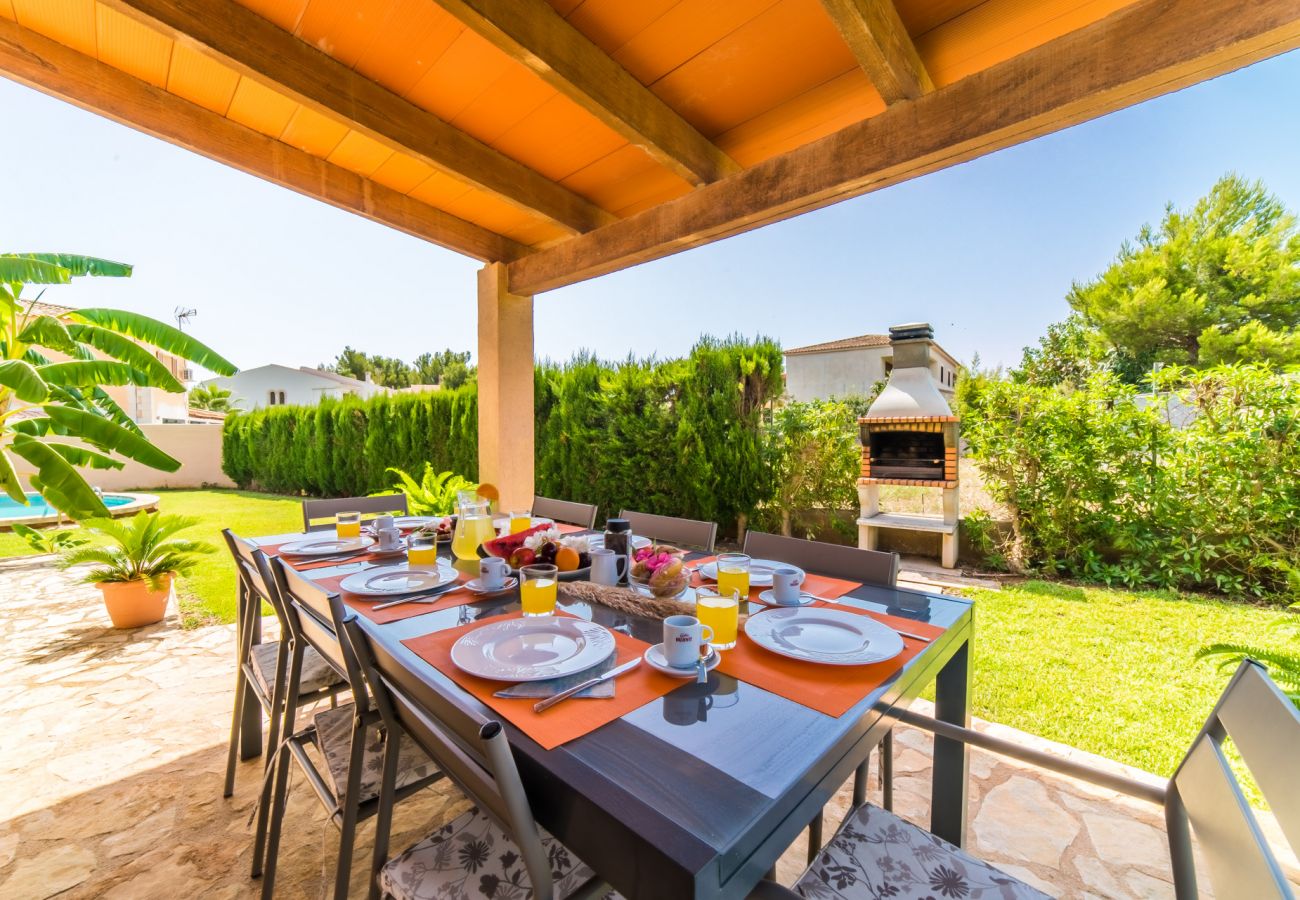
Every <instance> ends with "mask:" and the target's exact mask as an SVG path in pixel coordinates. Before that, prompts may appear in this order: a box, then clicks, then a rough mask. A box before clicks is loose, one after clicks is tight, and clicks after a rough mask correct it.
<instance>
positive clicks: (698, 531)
mask: <svg viewBox="0 0 1300 900" xmlns="http://www.w3.org/2000/svg"><path fill="white" fill-rule="evenodd" d="M618 517H619V518H620V519H627V520H628V521H629V522H631V523H632V533H633V534H635V535H640V536H641V537H648V538H650V539H651V540H652V541H660V542H663V543H666V544H683V545H685V546H687V547H692V548H695V549H697V550H704V551H707V552H709V553H712V552H713V545H714V542H716V541H717V539H718V523H717V522H701V521H700V520H699V519H677V518H674V517H673V516H656V515H654V514H652V513H643V512H634V511H633V510H630V509H625V510H623V511H622V512H620V513H619V514H618Z"/></svg>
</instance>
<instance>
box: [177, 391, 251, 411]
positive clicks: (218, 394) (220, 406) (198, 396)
mask: <svg viewBox="0 0 1300 900" xmlns="http://www.w3.org/2000/svg"><path fill="white" fill-rule="evenodd" d="M189 404H190V407H191V408H192V409H206V410H209V411H210V412H233V411H234V410H235V408H236V407H237V406H238V405H239V402H238V401H236V400H231V399H230V391H228V390H227V389H226V388H223V387H221V386H220V385H216V384H209V385H206V386H205V385H199V386H198V387H196V388H194V389H193V390H191V391H190V398H189Z"/></svg>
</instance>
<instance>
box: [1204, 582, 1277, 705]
mask: <svg viewBox="0 0 1300 900" xmlns="http://www.w3.org/2000/svg"><path fill="white" fill-rule="evenodd" d="M1287 609H1288V610H1289V612H1285V613H1283V614H1282V615H1280V616H1278V618H1277V619H1275V620H1274V621H1273V623H1272V624H1271V626H1270V628H1269V630H1270V632H1271V633H1272V636H1274V637H1276V641H1270V643H1269V645H1268V646H1265V645H1263V644H1242V643H1234V642H1221V643H1217V644H1210V645H1209V646H1207V647H1202V648H1201V649H1200V650H1199V651H1197V653H1196V658H1197V659H1207V660H1210V661H1211V662H1213V663H1215V664H1217V665H1218V667H1219V671H1220V672H1226V671H1230V670H1232V669H1235V668H1236V667H1237V666H1238V665H1239V664H1240V663H1241V661H1242V660H1243V659H1253V660H1255V661H1256V662H1258V663H1260V664H1262V665H1263V666H1264V668H1266V669H1268V674H1269V676H1270V677H1272V679H1273V681H1274V682H1275V683H1276V684H1277V686H1278V687H1279V688H1281V689H1282V692H1283V693H1284V694H1286V695H1287V696H1288V697H1290V698H1291V702H1293V703H1294V704H1295V705H1296V706H1298V707H1300V652H1297V651H1296V648H1297V647H1300V603H1292V604H1291V605H1290V606H1289V607H1287Z"/></svg>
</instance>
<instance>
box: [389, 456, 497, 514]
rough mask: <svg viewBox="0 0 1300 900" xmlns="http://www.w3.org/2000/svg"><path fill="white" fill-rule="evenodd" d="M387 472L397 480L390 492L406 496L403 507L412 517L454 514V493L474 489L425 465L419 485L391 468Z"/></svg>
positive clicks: (457, 478)
mask: <svg viewBox="0 0 1300 900" xmlns="http://www.w3.org/2000/svg"><path fill="white" fill-rule="evenodd" d="M388 471H389V472H392V473H393V474H394V475H396V476H397V481H396V482H395V483H394V484H393V489H394V490H398V491H401V492H402V493H403V494H405V495H406V507H407V509H408V510H409V511H410V513H411V515H413V516H449V515H451V514H452V513H454V512H455V511H456V494H457V492H458V491H465V490H470V489H472V488H473V487H474V482H472V481H467V480H466V479H465V478H464V476H461V475H456V474H454V473H452V472H434V471H433V466H432V465H430V464H429V463H425V464H424V475H423V476H422V477H421V478H420V480H419V481H416V480H415V479H414V478H412V477H411V476H410V475H408V474H406V473H405V472H403V471H402V470H401V469H398V468H396V467H394V466H389V467H388ZM379 493H384V494H386V493H389V491H380V492H379Z"/></svg>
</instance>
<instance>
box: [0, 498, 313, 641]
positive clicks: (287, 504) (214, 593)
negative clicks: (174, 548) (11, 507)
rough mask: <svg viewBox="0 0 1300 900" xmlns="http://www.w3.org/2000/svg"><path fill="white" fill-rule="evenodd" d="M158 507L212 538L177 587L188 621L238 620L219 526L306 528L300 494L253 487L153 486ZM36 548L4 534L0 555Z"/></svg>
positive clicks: (251, 532)
mask: <svg viewBox="0 0 1300 900" xmlns="http://www.w3.org/2000/svg"><path fill="white" fill-rule="evenodd" d="M151 493H155V494H157V495H158V496H159V498H160V499H159V502H158V509H159V511H160V512H165V513H173V514H176V515H185V516H194V517H196V518H198V519H201V520H202V524H200V525H198V526H197V527H195V528H194V529H193V530H192V531H188V532H184V533H185V534H186V535H187V536H192V537H195V538H199V539H201V540H205V541H208V542H209V543H211V544H212V545H213V546H214V547H216V548H217V552H216V553H213V554H212V555H211V556H210V557H208V558H207V559H206V560H205V561H204V562H203V563H202V564H200V566H199V568H198V569H196V570H195V572H194V573H193V574H192V575H190V576H189V577H187V578H184V579H182V580H181V582H180V584H179V585H178V586H177V592H178V594H179V595H180V602H181V616H182V618H183V619H184V621H185V624H186V625H187V626H194V625H204V624H209V623H212V622H233V621H234V620H235V568H234V563H232V562H231V560H230V553H229V551H227V550H226V546H225V542H224V541H223V540H222V539H221V529H223V528H230V529H232V530H233V531H234V532H235V534H238V535H241V536H247V537H257V536H259V535H264V534H282V533H284V532H289V531H301V530H302V498H300V497H283V496H278V495H276V494H257V493H253V492H251V491H164V490H157V491H151ZM32 552H33V551H32V550H31V549H30V548H29V547H28V546H27V544H25V543H24V542H23V540H22V539H21V538H19V537H18V536H17V535H15V534H12V533H9V532H5V533H2V534H0V557H5V556H18V555H24V554H29V553H32Z"/></svg>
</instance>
